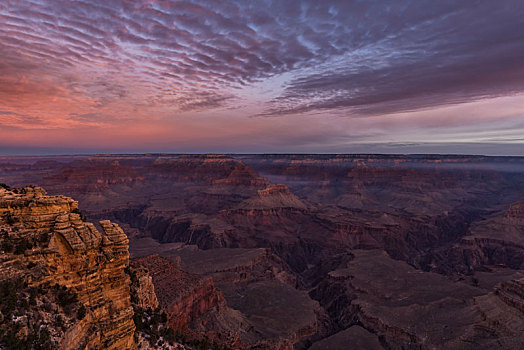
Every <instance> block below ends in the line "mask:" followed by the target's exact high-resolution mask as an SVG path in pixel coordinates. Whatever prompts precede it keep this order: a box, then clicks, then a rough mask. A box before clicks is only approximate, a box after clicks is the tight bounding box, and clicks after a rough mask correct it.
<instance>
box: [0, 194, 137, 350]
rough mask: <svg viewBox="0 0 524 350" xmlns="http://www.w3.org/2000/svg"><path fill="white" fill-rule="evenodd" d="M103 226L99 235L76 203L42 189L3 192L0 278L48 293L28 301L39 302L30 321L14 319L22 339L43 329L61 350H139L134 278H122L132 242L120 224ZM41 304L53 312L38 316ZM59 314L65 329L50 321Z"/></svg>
mask: <svg viewBox="0 0 524 350" xmlns="http://www.w3.org/2000/svg"><path fill="white" fill-rule="evenodd" d="M100 226H101V228H102V233H101V232H100V231H99V230H98V229H97V228H96V227H95V225H94V224H92V223H87V222H83V221H82V220H81V216H80V215H79V211H78V203H77V202H76V201H74V200H72V199H71V198H68V197H64V196H47V195H46V192H45V191H44V190H43V189H41V188H37V187H36V188H31V187H27V188H23V189H10V188H8V187H5V188H0V232H1V233H2V239H1V241H2V253H1V254H0V259H1V260H0V279H1V280H2V283H3V285H8V283H9V281H14V280H19V281H20V280H23V281H24V283H23V285H24V286H26V287H27V288H28V290H30V291H34V290H35V288H39V289H38V290H42V291H43V292H42V294H44V293H46V294H47V295H44V296H43V297H40V296H37V297H34V296H33V297H32V298H33V299H30V303H35V304H36V305H35V306H32V307H31V309H30V310H29V312H28V313H27V315H26V316H25V318H23V317H22V318H17V320H19V319H22V321H21V322H19V323H24V324H14V325H13V327H15V329H20V331H19V333H18V336H20V337H23V335H24V333H30V332H31V327H34V328H35V329H37V327H39V328H40V329H42V328H45V329H47V331H48V332H49V334H50V338H51V339H50V342H51V343H52V344H51V345H52V346H53V348H57V349H134V348H135V344H134V340H133V334H134V331H135V325H134V323H133V309H132V307H131V303H130V297H129V277H128V276H127V275H126V274H125V273H124V269H125V267H126V266H128V261H129V252H128V239H127V236H126V235H125V234H124V232H123V231H122V230H121V229H120V228H119V227H118V225H116V224H113V223H111V222H109V221H107V220H106V221H100ZM50 286H54V287H53V288H51V287H50ZM48 290H57V291H58V292H57V293H58V294H57V295H58V297H57V301H58V304H59V305H54V304H53V303H51V301H53V300H54V299H52V293H50V292H48ZM21 293H22V292H20V295H21ZM35 299H36V300H35ZM4 306H5V307H4V310H10V307H9V306H6V305H4ZM40 307H42V309H45V310H47V311H49V314H46V313H45V312H44V311H41V312H40V311H38V310H39V309H40ZM72 308H73V309H76V310H77V313H76V320H75V319H74V317H72V316H71V315H70V314H71V312H72V311H71V310H72ZM15 313H16V311H15ZM54 314H58V316H60V318H59V319H60V321H61V322H60V323H63V322H64V320H65V321H66V324H65V325H63V324H62V325H60V323H58V322H54V323H53V322H51V321H50V320H49V317H51V316H50V315H52V316H53V317H55V316H57V315H54ZM68 320H69V321H68ZM67 322H69V323H67ZM6 332H7V330H6Z"/></svg>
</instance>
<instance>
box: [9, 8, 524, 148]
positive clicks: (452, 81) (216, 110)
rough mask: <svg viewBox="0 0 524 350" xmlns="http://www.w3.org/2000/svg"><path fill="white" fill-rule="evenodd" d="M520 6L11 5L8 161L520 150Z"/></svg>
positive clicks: (523, 82) (523, 128) (523, 97)
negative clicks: (72, 156)
mask: <svg viewBox="0 0 524 350" xmlns="http://www.w3.org/2000/svg"><path fill="white" fill-rule="evenodd" d="M523 29H524V5H523V3H522V2H521V1H517V0H515V1H511V0H507V1H502V2H493V1H477V2H460V3H459V2H456V1H438V2H436V1H415V2H411V1H407V0H406V1H395V2H392V3H388V5H385V4H384V3H382V2H376V3H372V2H367V1H322V2H319V1H310V2H296V1H162V0H159V1H142V0H137V1H126V0H112V1H93V0H89V1H88V0H85V1H59V0H24V1H15V0H7V1H2V2H1V3H0V53H1V54H0V153H3V154H6V153H38V152H51V153H53V152H54V153H56V152H59V153H64V152H66V153H67V152H91V151H92V152H99V151H108V152H109V151H122V152H149V151H166V152H384V153H388V152H406V153H408V152H420V153H424V152H442V153H485V154H520V155H524V139H523V137H522V135H524V65H523V64H522V62H524V45H523V37H522V32H523Z"/></svg>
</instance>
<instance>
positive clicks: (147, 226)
mask: <svg viewBox="0 0 524 350" xmlns="http://www.w3.org/2000/svg"><path fill="white" fill-rule="evenodd" d="M523 170H524V158H522V157H481V156H439V155H426V156H424V155H405V156H400V155H399V156H391V155H342V154H340V155H256V154H255V155H170V154H151V155H97V156H74V157H68V156H61V157H58V156H57V157H22V158H20V157H19V158H17V157H4V158H2V159H1V163H0V182H5V183H10V184H13V185H14V186H17V187H23V186H27V185H38V186H42V187H43V188H45V189H46V190H47V191H48V193H49V194H51V195H53V194H63V195H67V196H70V197H72V198H74V199H75V200H78V201H79V209H80V211H81V212H82V213H83V215H85V216H86V219H87V221H96V220H102V219H110V220H111V221H113V222H115V223H118V224H119V225H120V227H122V228H123V230H124V232H125V233H126V234H127V236H128V237H129V251H130V257H131V265H133V264H136V265H140V266H145V267H147V269H148V270H149V271H150V273H152V284H153V285H154V291H155V293H156V296H157V298H158V300H159V301H160V307H161V309H162V310H163V311H165V312H166V314H167V322H168V324H171V325H172V327H173V328H174V329H176V330H178V331H180V332H191V334H199V335H204V334H207V335H208V336H209V337H211V338H213V336H214V337H215V338H216V339H219V338H217V336H216V335H217V334H222V335H225V334H227V335H228V336H229V337H230V338H231V337H232V338H231V339H234V341H233V340H231V339H230V338H228V339H229V340H228V341H229V343H228V341H225V340H224V342H225V344H227V345H228V346H232V347H239V348H240V347H247V348H250V347H256V346H266V347H268V348H287V347H290V346H293V347H295V348H299V349H301V348H309V347H311V348H313V349H331V348H344V346H345V345H344V344H347V343H348V342H352V341H354V340H355V341H359V342H362V344H363V345H362V347H363V348H382V347H385V348H404V347H409V346H423V347H438V348H456V349H465V348H477V347H478V346H482V347H483V348H495V347H500V348H506V349H512V348H516V347H517V348H518V347H519V346H521V345H522V341H523V339H522V334H523V333H522V332H523V330H524V319H523V318H522V312H523V310H522V303H523V301H524V299H523V292H524V285H523V282H522V281H523V278H524V235H523V230H524V203H523V202H522V198H524V175H523V174H524V171H523ZM211 334H213V336H212V335H211ZM232 334H233V335H234V336H232ZM224 339H225V336H224Z"/></svg>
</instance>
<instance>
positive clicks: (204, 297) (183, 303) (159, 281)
mask: <svg viewBox="0 0 524 350" xmlns="http://www.w3.org/2000/svg"><path fill="white" fill-rule="evenodd" d="M132 265H133V266H134V267H139V266H143V267H145V268H147V270H148V271H149V275H150V276H151V277H152V280H153V282H154V285H155V291H156V294H157V297H158V299H159V304H160V305H161V306H162V308H163V309H164V310H166V312H167V315H168V323H169V325H170V326H171V328H173V329H176V330H181V331H185V330H187V327H188V325H189V323H190V322H192V321H195V322H196V321H197V320H198V319H199V316H201V315H203V314H204V313H206V312H208V311H209V310H212V309H213V310H214V311H217V310H218V309H220V308H221V307H225V302H224V297H223V296H222V294H221V293H220V292H219V291H217V289H216V288H215V286H214V284H213V280H212V279H211V278H206V279H202V278H199V277H198V276H195V275H190V274H188V273H185V272H183V271H181V270H179V269H177V268H176V266H175V265H174V264H173V263H171V262H170V261H169V260H167V259H165V258H162V257H161V256H159V255H151V256H148V257H145V258H138V259H135V260H133V261H132Z"/></svg>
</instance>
